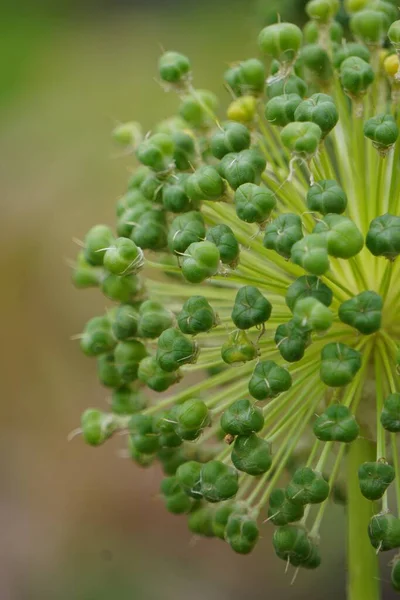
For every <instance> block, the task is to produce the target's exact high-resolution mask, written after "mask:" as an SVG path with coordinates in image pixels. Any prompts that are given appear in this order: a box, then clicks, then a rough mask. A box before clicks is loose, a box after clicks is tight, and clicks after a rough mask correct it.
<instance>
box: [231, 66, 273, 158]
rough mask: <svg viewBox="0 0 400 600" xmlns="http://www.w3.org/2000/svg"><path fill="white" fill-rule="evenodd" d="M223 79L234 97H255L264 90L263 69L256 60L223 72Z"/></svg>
mask: <svg viewBox="0 0 400 600" xmlns="http://www.w3.org/2000/svg"><path fill="white" fill-rule="evenodd" d="M224 79H225V82H226V83H227V84H228V86H229V87H230V89H231V90H232V92H233V93H234V94H235V96H246V95H251V96H253V95H254V96H257V95H259V94H260V93H262V91H263V89H264V84H265V67H264V65H263V63H262V62H261V61H260V60H258V59H257V58H249V59H248V60H245V61H243V62H241V63H239V64H237V65H234V66H233V67H230V68H229V69H228V70H227V71H225V73H224ZM241 149H242V148H241ZM234 152H236V151H234Z"/></svg>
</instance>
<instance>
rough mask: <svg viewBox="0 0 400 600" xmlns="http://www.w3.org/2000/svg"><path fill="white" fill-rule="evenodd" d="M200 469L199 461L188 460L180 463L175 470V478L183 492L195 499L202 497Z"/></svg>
mask: <svg viewBox="0 0 400 600" xmlns="http://www.w3.org/2000/svg"><path fill="white" fill-rule="evenodd" d="M201 469H202V464H201V463H199V462H196V461H194V460H190V461H188V462H185V463H183V464H182V465H180V466H179V467H178V468H177V470H176V477H177V480H178V481H179V483H180V485H181V486H182V488H183V490H184V491H185V493H186V494H187V495H188V496H190V497H191V498H195V499H197V500H200V499H201V498H202V497H203V494H202V493H201Z"/></svg>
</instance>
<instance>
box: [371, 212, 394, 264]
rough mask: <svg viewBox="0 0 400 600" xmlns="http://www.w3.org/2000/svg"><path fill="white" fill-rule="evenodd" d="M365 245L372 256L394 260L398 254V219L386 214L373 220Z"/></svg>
mask: <svg viewBox="0 0 400 600" xmlns="http://www.w3.org/2000/svg"><path fill="white" fill-rule="evenodd" d="M365 244H366V246H367V248H368V250H369V251H370V252H371V254H373V255H374V256H384V257H385V258H388V259H389V260H394V259H395V258H396V257H397V256H398V255H399V254H400V217H398V216H395V215H390V214H389V213H386V214H385V215H382V216H380V217H376V219H373V220H372V221H371V223H370V225H369V230H368V233H367V237H366V240H365Z"/></svg>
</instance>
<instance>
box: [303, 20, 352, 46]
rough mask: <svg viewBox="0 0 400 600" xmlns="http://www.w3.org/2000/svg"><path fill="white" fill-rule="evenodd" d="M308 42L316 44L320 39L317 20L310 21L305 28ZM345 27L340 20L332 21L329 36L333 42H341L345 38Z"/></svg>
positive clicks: (304, 31)
mask: <svg viewBox="0 0 400 600" xmlns="http://www.w3.org/2000/svg"><path fill="white" fill-rule="evenodd" d="M303 35H304V41H305V42H306V44H316V43H318V40H319V27H318V24H317V23H316V22H315V21H308V23H306V24H305V26H304V29H303ZM343 36H344V33H343V27H342V26H341V24H340V23H339V22H338V21H331V23H330V25H329V37H330V40H331V42H336V43H337V44H340V43H341V41H342V39H343Z"/></svg>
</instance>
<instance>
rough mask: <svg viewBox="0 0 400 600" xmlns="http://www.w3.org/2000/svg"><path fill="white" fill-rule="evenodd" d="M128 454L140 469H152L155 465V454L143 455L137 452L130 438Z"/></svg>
mask: <svg viewBox="0 0 400 600" xmlns="http://www.w3.org/2000/svg"><path fill="white" fill-rule="evenodd" d="M128 453H129V457H130V458H131V459H132V460H133V461H134V462H135V463H136V464H137V465H139V467H143V468H144V469H146V468H147V467H150V466H151V465H152V464H153V463H154V459H155V455H154V454H142V453H141V452H139V451H138V450H136V448H135V446H134V445H133V444H132V441H131V439H130V438H128Z"/></svg>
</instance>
